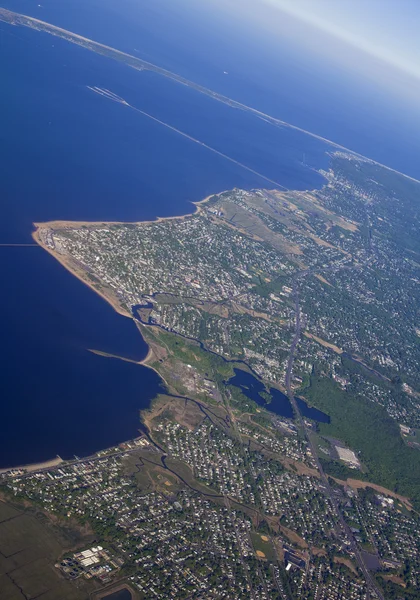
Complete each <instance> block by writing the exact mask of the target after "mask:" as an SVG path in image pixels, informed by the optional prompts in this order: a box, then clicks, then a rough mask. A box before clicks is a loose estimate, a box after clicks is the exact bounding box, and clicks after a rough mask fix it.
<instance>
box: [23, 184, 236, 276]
mask: <svg viewBox="0 0 420 600" xmlns="http://www.w3.org/2000/svg"><path fill="white" fill-rule="evenodd" d="M233 189H236V188H233ZM227 191H229V190H224V191H222V192H217V193H215V194H210V195H209V196H206V197H205V198H203V199H202V200H191V201H190V202H191V204H192V205H193V206H195V209H194V210H193V211H192V212H188V213H185V214H183V215H174V216H172V217H156V219H151V220H147V221H61V220H53V221H44V222H34V223H33V225H34V227H35V231H33V232H32V239H34V240H35V242H36V243H37V244H38V245H39V246H42V248H44V249H45V250H47V251H48V252H50V254H52V255H53V256H54V257H55V258H57V257H56V254H55V253H54V252H51V251H50V250H49V249H48V248H46V247H45V246H44V245H43V244H42V242H41V241H40V240H39V239H38V238H37V237H35V236H36V234H37V232H38V230H39V229H43V228H49V229H73V228H78V227H100V226H107V225H150V224H153V223H160V222H161V221H173V220H175V219H188V218H189V217H193V216H194V215H196V214H197V213H199V212H200V208H201V205H202V204H205V203H206V202H209V200H211V198H214V197H216V196H221V195H222V194H224V193H225V192H227ZM63 266H66V265H63Z"/></svg>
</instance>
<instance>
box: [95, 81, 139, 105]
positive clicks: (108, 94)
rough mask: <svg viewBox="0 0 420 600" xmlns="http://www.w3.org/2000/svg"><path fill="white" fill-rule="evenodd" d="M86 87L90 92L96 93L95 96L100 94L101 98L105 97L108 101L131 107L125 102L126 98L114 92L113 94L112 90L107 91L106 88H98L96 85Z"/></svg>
mask: <svg viewBox="0 0 420 600" xmlns="http://www.w3.org/2000/svg"><path fill="white" fill-rule="evenodd" d="M86 87H87V88H88V90H91V91H92V92H95V94H99V95H100V96H103V97H104V98H108V100H113V101H114V102H118V103H119V104H125V106H129V104H128V102H126V101H125V100H124V98H121V96H118V95H117V94H114V92H111V91H110V90H107V89H106V88H100V87H97V86H96V85H93V86H91V85H87V86H86Z"/></svg>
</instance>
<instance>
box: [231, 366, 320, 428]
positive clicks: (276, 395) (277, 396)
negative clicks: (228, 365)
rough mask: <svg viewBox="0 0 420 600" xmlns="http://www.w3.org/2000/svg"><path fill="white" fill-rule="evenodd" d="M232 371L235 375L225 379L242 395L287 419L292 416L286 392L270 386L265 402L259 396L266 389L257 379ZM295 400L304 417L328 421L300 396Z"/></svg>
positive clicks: (238, 370) (248, 374) (247, 374)
mask: <svg viewBox="0 0 420 600" xmlns="http://www.w3.org/2000/svg"><path fill="white" fill-rule="evenodd" d="M234 372H235V375H234V376H233V377H231V378H230V379H229V380H228V381H227V384H228V385H234V386H236V387H238V388H239V389H240V390H241V392H242V393H243V394H244V396H246V397H247V398H249V399H250V400H253V401H254V402H256V403H257V404H258V405H259V406H262V407H264V408H266V409H267V410H269V411H271V412H273V413H275V414H276V415H280V416H281V417H285V418H287V419H293V418H294V414H293V408H292V405H291V404H290V400H289V398H288V397H287V396H286V394H283V392H280V390H277V389H276V388H270V389H269V390H268V392H269V394H270V396H271V402H268V403H267V402H266V400H265V399H264V397H263V396H261V392H266V391H267V390H266V388H265V386H264V384H263V383H262V382H261V381H260V380H259V379H257V378H256V377H255V376H254V375H252V374H251V373H248V372H247V371H243V370H242V369H234ZM296 402H297V404H298V406H299V410H300V412H301V413H302V415H303V416H304V417H306V418H308V419H312V420H313V421H318V422H319V423H329V422H330V418H329V416H328V415H327V414H325V413H323V412H322V411H320V410H318V409H317V408H313V407H310V406H308V405H307V403H306V402H305V400H303V399H302V398H296Z"/></svg>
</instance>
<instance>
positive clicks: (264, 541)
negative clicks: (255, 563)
mask: <svg viewBox="0 0 420 600" xmlns="http://www.w3.org/2000/svg"><path fill="white" fill-rule="evenodd" d="M251 539H252V544H253V546H254V550H255V554H256V555H257V556H258V557H259V558H266V559H267V560H271V561H274V560H276V554H275V551H274V548H273V544H272V543H271V541H270V538H269V537H268V536H267V535H265V534H260V533H256V532H254V531H253V532H251Z"/></svg>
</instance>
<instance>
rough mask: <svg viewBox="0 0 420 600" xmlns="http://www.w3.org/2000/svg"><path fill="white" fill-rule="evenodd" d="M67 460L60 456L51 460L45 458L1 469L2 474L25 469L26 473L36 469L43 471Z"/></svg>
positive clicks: (0, 473)
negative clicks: (41, 460) (40, 460)
mask: <svg viewBox="0 0 420 600" xmlns="http://www.w3.org/2000/svg"><path fill="white" fill-rule="evenodd" d="M63 462H65V461H64V460H63V459H62V458H61V457H60V456H58V455H57V457H56V458H51V459H50V460H44V461H43V462H38V463H29V464H27V465H19V466H17V467H4V468H1V469H0V475H3V474H5V473H9V472H10V471H25V473H33V472H35V471H42V470H43V469H50V468H51V467H58V465H61V464H62V463H63Z"/></svg>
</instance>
